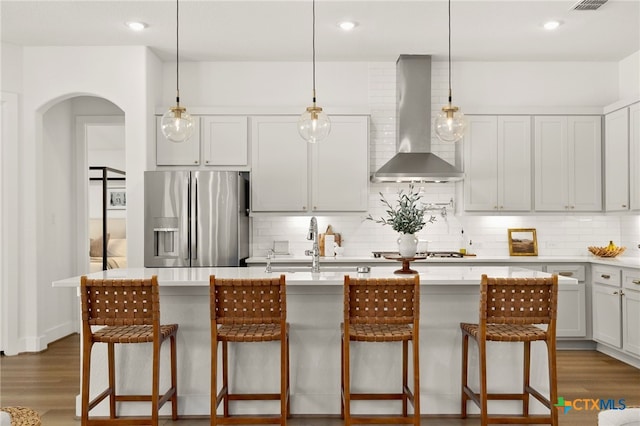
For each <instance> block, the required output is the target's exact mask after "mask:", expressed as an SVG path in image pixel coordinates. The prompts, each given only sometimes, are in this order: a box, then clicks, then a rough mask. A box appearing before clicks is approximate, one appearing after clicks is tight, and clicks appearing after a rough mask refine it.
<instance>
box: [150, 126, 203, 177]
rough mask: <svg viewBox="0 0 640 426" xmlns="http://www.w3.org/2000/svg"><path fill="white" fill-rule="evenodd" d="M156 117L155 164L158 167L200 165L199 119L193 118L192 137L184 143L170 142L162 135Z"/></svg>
mask: <svg viewBox="0 0 640 426" xmlns="http://www.w3.org/2000/svg"><path fill="white" fill-rule="evenodd" d="M161 120H162V117H156V164H157V165H158V166H194V165H195V166H197V165H199V164H200V117H195V116H194V117H193V126H194V129H193V135H191V137H190V138H189V139H188V140H186V141H185V142H181V143H175V142H171V141H170V140H168V139H167V138H165V137H164V135H163V134H162V129H161V128H160V122H161Z"/></svg>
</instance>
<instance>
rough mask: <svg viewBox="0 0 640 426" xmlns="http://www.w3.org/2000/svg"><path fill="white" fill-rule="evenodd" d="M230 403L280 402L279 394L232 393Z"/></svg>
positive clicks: (229, 395)
mask: <svg viewBox="0 0 640 426" xmlns="http://www.w3.org/2000/svg"><path fill="white" fill-rule="evenodd" d="M227 396H228V397H229V401H262V400H265V401H272V400H277V401H280V394H279V393H230V394H228V395H227Z"/></svg>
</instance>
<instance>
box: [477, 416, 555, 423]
mask: <svg viewBox="0 0 640 426" xmlns="http://www.w3.org/2000/svg"><path fill="white" fill-rule="evenodd" d="M487 421H488V424H510V425H511V424H519V425H532V424H533V425H538V424H542V423H546V424H549V423H550V422H551V417H550V416H531V415H530V416H527V417H518V416H517V415H515V416H504V417H491V416H489V417H487Z"/></svg>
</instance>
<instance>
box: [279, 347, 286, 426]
mask: <svg viewBox="0 0 640 426" xmlns="http://www.w3.org/2000/svg"><path fill="white" fill-rule="evenodd" d="M280 425H281V426H287V336H286V335H285V336H282V339H281V340H280Z"/></svg>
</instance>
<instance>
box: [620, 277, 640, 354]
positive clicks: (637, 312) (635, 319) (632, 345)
mask: <svg viewBox="0 0 640 426" xmlns="http://www.w3.org/2000/svg"><path fill="white" fill-rule="evenodd" d="M622 292H623V293H622V349H623V350H624V351H625V352H628V353H630V354H631V355H635V356H640V271H638V270H623V271H622Z"/></svg>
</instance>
